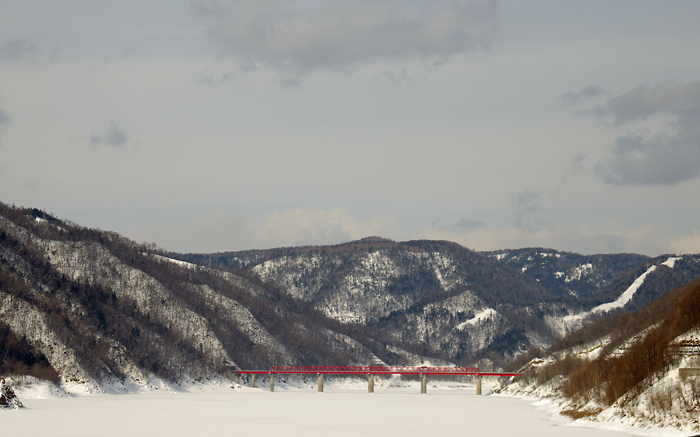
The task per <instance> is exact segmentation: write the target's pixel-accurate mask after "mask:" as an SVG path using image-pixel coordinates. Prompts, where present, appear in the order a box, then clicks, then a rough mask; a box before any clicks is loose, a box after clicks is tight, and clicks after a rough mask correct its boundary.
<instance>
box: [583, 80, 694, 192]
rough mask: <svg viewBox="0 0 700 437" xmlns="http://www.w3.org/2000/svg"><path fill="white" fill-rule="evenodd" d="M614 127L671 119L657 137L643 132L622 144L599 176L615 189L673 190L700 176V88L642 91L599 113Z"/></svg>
mask: <svg viewBox="0 0 700 437" xmlns="http://www.w3.org/2000/svg"><path fill="white" fill-rule="evenodd" d="M595 113H596V115H598V116H599V117H602V118H610V119H612V122H613V123H614V124H615V125H625V124H627V123H630V122H634V121H642V122H644V121H645V120H646V119H647V118H649V117H652V116H656V115H665V116H671V118H672V120H671V121H668V120H667V121H665V122H664V128H663V129H661V130H657V131H650V130H647V129H640V130H637V131H635V132H633V133H630V134H626V135H623V136H620V137H619V138H617V140H616V141H615V142H614V143H613V145H612V146H611V148H610V152H611V156H610V157H609V158H607V159H605V160H602V161H600V162H598V163H597V164H596V166H595V172H596V173H597V174H598V176H599V177H601V178H602V179H603V180H604V181H605V182H606V183H609V184H614V185H674V184H678V183H680V182H684V181H687V180H690V179H693V178H696V177H697V176H698V175H699V174H700V82H693V83H689V84H684V83H680V82H676V81H667V82H663V83H661V84H658V85H654V86H649V85H640V86H638V87H636V88H634V89H632V90H631V91H629V92H627V93H625V94H622V95H620V96H617V97H614V98H612V99H610V100H609V101H608V102H606V103H605V104H603V105H600V106H598V107H597V108H595Z"/></svg>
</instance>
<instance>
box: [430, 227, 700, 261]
mask: <svg viewBox="0 0 700 437" xmlns="http://www.w3.org/2000/svg"><path fill="white" fill-rule="evenodd" d="M418 238H427V239H439V240H448V241H454V242H457V243H459V244H462V245H463V246H465V247H468V248H470V249H473V250H498V249H518V248H522V247H550V248H553V249H556V250H564V251H573V252H577V253H581V254H587V255H590V254H596V253H623V252H627V253H641V254H645V255H649V256H657V255H660V254H664V253H677V254H683V253H700V232H699V231H697V230H696V231H695V232H694V233H693V234H687V235H681V236H672V235H669V234H668V233H666V232H664V231H663V230H661V229H659V228H657V227H654V226H650V225H644V226H638V227H635V228H627V227H625V226H623V225H622V224H620V223H618V222H608V223H603V224H601V225H598V226H590V225H585V224H582V225H572V226H563V227H557V228H550V229H542V230H538V231H536V232H531V231H529V230H527V229H523V228H519V227H508V228H502V227H496V226H488V227H481V228H477V229H473V230H470V231H468V232H465V233H453V232H449V231H447V230H444V229H433V228H425V229H424V230H423V231H422V232H421V233H420V235H419V236H418Z"/></svg>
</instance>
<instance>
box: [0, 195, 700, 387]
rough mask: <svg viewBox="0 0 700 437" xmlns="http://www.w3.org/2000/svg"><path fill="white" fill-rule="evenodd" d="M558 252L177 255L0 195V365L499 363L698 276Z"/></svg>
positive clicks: (150, 373) (96, 382)
mask: <svg viewBox="0 0 700 437" xmlns="http://www.w3.org/2000/svg"><path fill="white" fill-rule="evenodd" d="M528 250H532V251H538V253H552V254H554V253H555V252H554V251H551V250H549V251H545V250H543V249H528ZM557 254H559V256H532V257H531V258H532V260H527V258H530V256H528V257H526V258H525V259H526V260H527V262H528V263H529V264H528V267H527V268H526V269H523V267H524V265H523V266H521V265H518V264H515V263H516V261H515V256H516V255H517V256H521V255H519V254H514V252H513V251H503V252H500V253H486V254H484V253H478V252H474V251H471V250H469V249H467V248H464V247H462V246H459V245H457V244H454V243H449V242H444V241H411V242H403V243H397V242H394V241H390V240H385V239H381V238H376V237H375V238H368V239H364V240H360V241H355V242H350V243H346V244H340V245H336V246H323V247H302V248H283V249H272V250H256V251H247V252H236V253H224V254H221V253H220V254H204V255H202V254H189V255H183V254H174V253H167V252H165V251H163V250H158V249H157V248H156V247H155V246H154V245H145V244H137V243H135V242H133V241H131V240H128V239H126V238H124V237H122V236H120V235H118V234H116V233H113V232H106V231H101V230H98V229H88V228H84V227H81V226H79V225H77V224H74V223H71V222H68V221H65V220H60V219H58V218H56V217H53V216H51V215H49V214H47V213H45V212H43V211H39V210H36V209H25V208H15V207H10V206H8V205H4V204H2V203H0V351H2V354H0V356H1V357H2V361H1V362H0V374H9V373H14V374H17V373H20V374H28V375H33V376H35V377H38V378H43V379H48V380H52V381H56V382H59V383H60V384H62V385H63V386H64V388H67V389H75V390H81V391H85V390H87V391H93V392H99V391H104V390H127V391H128V390H132V389H133V390H138V389H140V388H144V387H145V388H148V387H157V386H161V385H163V384H173V383H180V382H192V381H204V380H211V379H218V380H221V381H224V382H225V381H234V380H236V378H237V377H236V376H235V373H234V371H235V369H242V368H245V369H255V368H257V369H266V368H269V367H270V366H272V365H286V364H290V365H365V364H370V363H386V364H391V365H423V364H428V363H440V364H441V365H442V364H449V363H456V364H464V365H468V364H469V365H471V364H477V365H479V366H481V367H482V368H488V366H493V365H495V366H504V365H506V364H507V363H508V362H509V361H510V360H512V359H513V358H515V357H517V356H518V355H520V354H522V353H523V352H524V351H526V350H528V349H530V348H531V347H533V346H535V347H539V348H546V347H548V346H550V345H551V344H553V343H554V342H556V341H557V340H558V339H559V338H561V336H562V335H564V334H565V333H567V332H569V331H571V330H573V329H575V328H576V327H577V326H579V325H581V324H583V323H586V322H587V321H589V320H593V319H595V318H599V317H602V316H603V315H604V313H605V312H606V311H608V310H613V311H627V310H628V309H630V308H637V307H639V306H640V305H643V304H644V303H646V302H648V301H650V300H653V299H655V298H656V297H658V296H660V295H662V294H664V293H665V292H666V291H668V290H670V289H671V288H673V287H674V286H675V285H674V284H677V283H678V284H680V283H684V282H683V281H685V282H687V278H689V277H697V276H700V267H699V264H700V263H699V262H698V259H700V258H699V257H698V256H693V255H684V256H682V257H671V256H664V257H660V258H656V259H648V258H646V257H639V256H637V255H626V254H622V255H606V256H602V257H601V258H602V259H603V260H602V261H600V262H597V261H596V262H594V260H592V259H585V258H577V257H580V256H578V255H575V254H567V253H557ZM552 259H556V260H558V261H557V262H558V264H556V263H555V264H552V265H549V264H546V263H548V262H550V261H551V260H552ZM538 260H539V261H538ZM566 260H568V261H566ZM564 261H566V262H564ZM636 261H640V263H636ZM538 262H539V264H538ZM589 264H590V265H591V267H590V268H588V267H586V268H581V266H588V265H589ZM630 266H632V267H630ZM547 269H549V270H547ZM538 271H540V272H545V271H551V274H550V276H551V277H553V278H555V279H561V281H560V282H556V281H555V284H560V285H561V284H565V285H566V284H568V285H567V286H568V287H569V288H568V289H566V290H565V289H563V288H562V287H561V286H557V287H554V286H551V284H549V282H548V281H546V280H543V279H546V275H545V274H544V273H542V275H534V272H538ZM528 272H529V273H528ZM558 272H563V273H562V275H559V277H557V275H558ZM577 272H578V273H577ZM543 275H544V276H543ZM562 278H563V279H562ZM567 278H569V281H568V282H567ZM590 278H594V279H590ZM589 279H590V280H589ZM562 281H563V282H562Z"/></svg>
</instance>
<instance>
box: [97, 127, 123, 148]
mask: <svg viewBox="0 0 700 437" xmlns="http://www.w3.org/2000/svg"><path fill="white" fill-rule="evenodd" d="M128 142H129V136H128V135H127V134H126V131H125V130H124V129H122V128H121V127H120V126H119V125H118V124H116V123H114V122H112V123H111V126H110V127H109V129H107V130H106V131H105V132H104V133H102V134H100V135H98V134H96V133H94V132H93V133H92V135H91V136H90V144H91V145H92V146H94V147H96V146H102V145H105V146H112V147H119V146H123V145H125V144H126V143H128Z"/></svg>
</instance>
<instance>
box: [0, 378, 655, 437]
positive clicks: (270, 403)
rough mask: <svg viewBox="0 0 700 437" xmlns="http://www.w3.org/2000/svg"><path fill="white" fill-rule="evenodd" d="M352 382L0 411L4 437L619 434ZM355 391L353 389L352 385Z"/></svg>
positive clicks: (438, 393) (508, 406) (440, 391)
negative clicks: (323, 387)
mask: <svg viewBox="0 0 700 437" xmlns="http://www.w3.org/2000/svg"><path fill="white" fill-rule="evenodd" d="M417 384H418V383H417V382H415V384H414V385H415V386H414V385H410V384H408V386H404V387H394V388H388V387H389V386H384V387H380V388H379V389H378V390H377V391H376V392H375V393H374V394H368V393H367V392H366V388H365V389H363V390H361V389H359V388H357V384H349V385H346V386H344V387H343V386H341V387H338V386H337V385H333V384H330V386H331V388H330V389H328V388H327V390H326V392H324V393H317V392H316V390H315V389H313V388H311V387H306V388H290V389H284V388H282V387H280V388H279V389H276V391H275V392H274V393H270V392H269V391H267V390H266V389H251V388H240V387H238V388H236V389H222V388H219V389H217V390H211V391H208V392H207V391H204V392H188V393H174V392H153V393H146V394H131V395H91V396H87V395H85V396H77V397H71V398H50V399H23V402H24V404H25V406H26V407H27V408H26V409H24V410H11V411H4V412H0V417H1V421H2V428H3V432H5V433H8V435H23V436H39V435H41V436H44V435H52V436H68V435H70V436H88V435H89V436H92V435H103V436H120V437H123V436H125V435H128V436H139V435H173V436H192V435H214V436H216V435H281V436H282V435H283V436H310V435H311V436H313V435H332V436H360V435H362V436H365V435H370V436H371V435H382V436H390V435H401V436H427V435H438V436H453V435H495V436H541V437H550V436H551V437H555V436H574V437H577V436H582V437H585V436H592V437H605V436H610V437H613V436H618V437H619V436H623V435H641V434H636V433H635V432H634V431H631V430H629V429H628V430H625V431H624V432H617V431H611V430H603V429H595V428H588V427H583V426H576V425H573V423H572V422H570V421H568V420H567V419H564V418H554V417H553V416H552V415H551V413H550V412H549V411H548V410H547V408H543V407H542V405H539V406H538V405H534V404H533V403H532V401H528V400H525V399H522V398H518V397H515V396H503V395H493V396H476V394H475V389H474V387H473V386H469V387H466V388H465V387H464V386H461V387H455V386H449V384H440V386H439V387H437V386H435V384H433V383H429V385H428V394H427V395H420V394H419V392H420V391H419V387H418V385H417ZM352 387H355V388H352Z"/></svg>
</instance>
